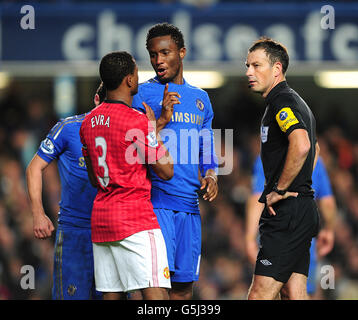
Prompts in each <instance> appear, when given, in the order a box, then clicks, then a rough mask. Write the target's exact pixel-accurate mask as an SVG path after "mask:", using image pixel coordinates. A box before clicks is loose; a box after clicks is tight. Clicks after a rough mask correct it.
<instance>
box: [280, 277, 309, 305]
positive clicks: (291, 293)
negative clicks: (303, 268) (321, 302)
mask: <svg viewBox="0 0 358 320" xmlns="http://www.w3.org/2000/svg"><path fill="white" fill-rule="evenodd" d="M282 292H284V295H285V297H286V299H289V300H309V296H308V293H307V276H305V275H304V274H301V273H296V272H293V273H292V275H291V277H290V279H289V280H288V281H287V283H286V284H285V285H284V286H283V288H282Z"/></svg>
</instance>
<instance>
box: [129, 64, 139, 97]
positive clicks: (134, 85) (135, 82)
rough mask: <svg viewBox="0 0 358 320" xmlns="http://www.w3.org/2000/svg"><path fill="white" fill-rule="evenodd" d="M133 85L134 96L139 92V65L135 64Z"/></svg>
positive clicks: (132, 92)
mask: <svg viewBox="0 0 358 320" xmlns="http://www.w3.org/2000/svg"><path fill="white" fill-rule="evenodd" d="M132 83H133V86H132V88H131V95H132V96H134V95H135V94H137V93H138V67H137V66H135V69H134V72H133V76H132Z"/></svg>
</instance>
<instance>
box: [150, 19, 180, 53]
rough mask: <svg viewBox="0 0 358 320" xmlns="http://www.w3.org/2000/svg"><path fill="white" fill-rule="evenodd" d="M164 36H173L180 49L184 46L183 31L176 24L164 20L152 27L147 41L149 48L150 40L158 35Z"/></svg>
mask: <svg viewBox="0 0 358 320" xmlns="http://www.w3.org/2000/svg"><path fill="white" fill-rule="evenodd" d="M163 36H171V38H172V39H173V40H174V42H175V43H176V45H177V47H178V49H181V48H184V46H185V45H184V37H183V34H182V32H181V31H180V30H179V29H178V28H177V27H176V26H174V25H172V24H170V23H168V22H163V23H158V24H156V25H154V26H153V27H151V28H150V29H149V31H148V33H147V42H146V46H147V49H148V43H149V40H151V39H153V38H156V37H163Z"/></svg>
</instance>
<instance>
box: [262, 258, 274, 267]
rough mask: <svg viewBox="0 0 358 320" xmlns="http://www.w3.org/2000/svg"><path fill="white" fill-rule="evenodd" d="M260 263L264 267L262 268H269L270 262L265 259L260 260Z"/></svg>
mask: <svg viewBox="0 0 358 320" xmlns="http://www.w3.org/2000/svg"><path fill="white" fill-rule="evenodd" d="M260 262H261V263H262V264H263V265H264V266H271V265H272V263H271V262H270V261H268V260H267V259H265V260H260Z"/></svg>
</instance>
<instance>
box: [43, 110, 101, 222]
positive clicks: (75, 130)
mask: <svg viewBox="0 0 358 320" xmlns="http://www.w3.org/2000/svg"><path fill="white" fill-rule="evenodd" d="M84 117H85V114H82V115H78V116H73V117H68V118H66V119H61V120H60V121H59V122H58V123H57V124H56V125H55V126H54V127H53V128H52V129H51V131H50V132H49V134H48V135H47V137H46V139H45V140H43V141H42V142H41V144H40V147H39V149H38V151H37V154H38V155H39V156H40V157H41V158H42V159H43V160H45V161H46V162H48V163H50V162H51V161H52V160H54V159H57V160H58V162H57V166H58V170H59V174H60V179H61V201H60V203H59V205H60V212H59V222H65V223H67V224H71V225H75V226H83V227H90V219H91V211H92V205H93V200H94V198H95V196H96V194H97V189H96V188H94V187H93V186H92V185H91V184H90V182H89V179H88V175H87V169H86V165H85V161H84V157H83V155H82V143H81V140H80V134H79V131H80V128H81V124H82V121H83V119H84Z"/></svg>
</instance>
